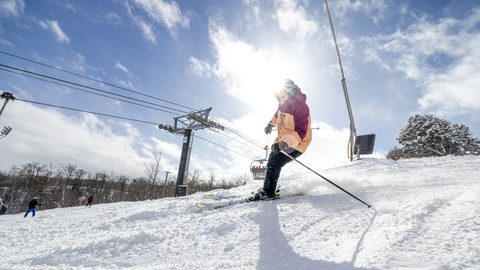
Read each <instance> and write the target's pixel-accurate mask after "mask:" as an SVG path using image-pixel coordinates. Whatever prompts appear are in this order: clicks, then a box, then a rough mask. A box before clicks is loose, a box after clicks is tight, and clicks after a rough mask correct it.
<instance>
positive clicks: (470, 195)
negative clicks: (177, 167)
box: [0, 156, 480, 270]
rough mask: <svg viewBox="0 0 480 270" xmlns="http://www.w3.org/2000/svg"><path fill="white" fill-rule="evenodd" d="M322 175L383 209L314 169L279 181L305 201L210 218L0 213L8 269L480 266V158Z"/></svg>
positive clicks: (111, 212) (171, 213)
mask: <svg viewBox="0 0 480 270" xmlns="http://www.w3.org/2000/svg"><path fill="white" fill-rule="evenodd" d="M309 165H310V166H313V167H314V165H315V164H309ZM288 166H292V165H288ZM319 173H320V174H322V175H323V176H325V177H327V178H328V179H330V180H331V181H333V182H335V183H337V184H338V185H340V186H342V187H343V188H345V189H347V190H348V191H350V192H351V193H353V194H355V196H357V197H359V198H360V199H362V200H364V201H366V202H367V203H371V204H372V206H373V207H374V208H375V209H376V211H374V210H372V209H368V208H367V207H366V206H365V205H363V204H361V203H360V202H358V201H357V200H355V199H353V198H351V197H349V196H348V195H346V194H345V193H342V192H341V191H339V190H338V189H336V188H335V187H333V186H332V185H330V184H329V183H327V182H326V181H324V180H322V179H321V178H320V177H318V176H316V175H315V174H313V173H312V172H309V171H306V172H305V174H302V175H299V176H296V177H289V178H288V179H286V178H282V179H280V181H279V184H280V185H282V193H283V194H284V195H289V194H295V193H298V192H304V193H305V194H307V195H306V196H301V197H290V198H283V199H281V200H276V201H269V202H255V203H244V204H239V205H234V206H230V207H226V208H221V209H217V210H211V211H199V210H198V208H197V206H196V205H195V202H197V201H202V200H206V199H205V198H204V194H200V193H199V194H194V195H191V196H187V197H182V198H167V199H161V200H155V201H146V202H135V203H132V202H122V203H114V204H104V205H95V204H94V205H93V207H92V208H90V209H86V208H84V207H75V208H64V209H55V210H48V211H44V212H43V211H37V216H36V217H35V218H32V217H31V216H29V217H28V218H26V219H24V218H23V214H19V215H8V216H0V231H1V233H0V269H439V270H440V269H480V177H479V175H480V158H479V157H471V156H469V157H453V156H449V157H443V158H425V159H410V160H402V161H398V162H394V161H391V160H385V159H364V160H361V161H358V162H354V163H352V164H349V165H346V166H343V167H338V168H334V169H329V170H324V171H320V172H319ZM260 184H261V182H259V181H255V182H254V181H252V183H250V184H249V185H247V186H244V187H240V188H236V189H232V190H216V191H214V192H212V193H214V194H219V195H227V194H238V195H245V196H247V195H249V194H250V191H252V190H255V189H256V188H257V187H258V186H259V185H260Z"/></svg>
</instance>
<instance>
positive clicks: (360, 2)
mask: <svg viewBox="0 0 480 270" xmlns="http://www.w3.org/2000/svg"><path fill="white" fill-rule="evenodd" d="M388 2H390V1H389V0H366V1H365V0H354V1H353V2H351V0H338V1H336V2H335V7H334V8H333V7H331V6H330V5H329V9H330V13H335V14H336V15H338V16H340V17H342V18H343V17H344V16H345V14H346V13H347V12H348V11H350V10H352V11H355V12H358V11H361V12H364V13H365V15H368V16H369V17H370V18H371V19H372V20H373V22H375V23H378V22H379V21H382V20H384V19H385V16H386V12H387V9H388ZM402 10H404V9H402Z"/></svg>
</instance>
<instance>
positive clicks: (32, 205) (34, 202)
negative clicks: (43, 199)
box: [23, 197, 42, 218]
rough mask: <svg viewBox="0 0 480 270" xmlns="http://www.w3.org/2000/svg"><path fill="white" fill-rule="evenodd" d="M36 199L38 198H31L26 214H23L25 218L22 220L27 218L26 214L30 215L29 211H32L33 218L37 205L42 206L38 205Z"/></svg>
mask: <svg viewBox="0 0 480 270" xmlns="http://www.w3.org/2000/svg"><path fill="white" fill-rule="evenodd" d="M37 199H38V198H37V197H35V198H33V200H31V201H30V202H29V203H28V211H27V213H25V216H23V217H24V218H26V217H27V215H28V213H30V211H32V217H34V216H35V207H36V206H37V205H42V204H40V203H38V201H37Z"/></svg>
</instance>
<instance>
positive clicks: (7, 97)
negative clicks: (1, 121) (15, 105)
mask: <svg viewBox="0 0 480 270" xmlns="http://www.w3.org/2000/svg"><path fill="white" fill-rule="evenodd" d="M0 99H5V102H4V103H3V106H2V109H1V110H0V117H1V116H2V113H3V110H4V109H5V107H6V106H7V103H8V101H10V100H12V101H14V100H15V99H16V98H15V97H14V96H13V95H12V94H10V93H8V92H3V93H2V94H1V95H0ZM10 131H12V128H11V127H4V128H3V130H2V132H0V140H1V139H3V138H4V137H5V136H7V135H8V133H10Z"/></svg>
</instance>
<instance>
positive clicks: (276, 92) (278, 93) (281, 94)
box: [274, 90, 285, 99]
mask: <svg viewBox="0 0 480 270" xmlns="http://www.w3.org/2000/svg"><path fill="white" fill-rule="evenodd" d="M274 95H275V97H276V98H277V99H281V98H283V97H284V96H285V92H283V90H280V91H275V93H274Z"/></svg>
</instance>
